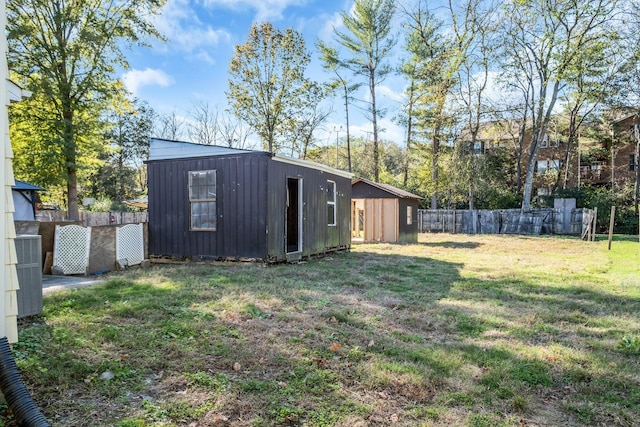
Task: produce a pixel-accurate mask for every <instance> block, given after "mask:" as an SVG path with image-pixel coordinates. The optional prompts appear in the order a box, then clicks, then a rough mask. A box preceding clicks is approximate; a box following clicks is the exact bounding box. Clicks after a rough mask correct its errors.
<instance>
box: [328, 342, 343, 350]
mask: <svg viewBox="0 0 640 427" xmlns="http://www.w3.org/2000/svg"><path fill="white" fill-rule="evenodd" d="M329 350H331V351H338V350H340V344H338V343H337V342H334V343H333V344H331V347H329Z"/></svg>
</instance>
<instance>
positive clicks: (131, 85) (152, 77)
mask: <svg viewBox="0 0 640 427" xmlns="http://www.w3.org/2000/svg"><path fill="white" fill-rule="evenodd" d="M122 82H123V83H124V86H125V88H127V90H128V91H129V92H131V93H132V94H134V95H136V94H137V92H138V89H140V88H141V87H142V86H154V85H155V86H160V87H167V86H171V85H172V84H173V83H175V82H174V80H173V78H172V77H171V76H169V75H167V74H166V73H165V72H163V71H161V70H153V69H151V68H147V69H145V70H131V71H127V72H126V73H124V74H123V75H122Z"/></svg>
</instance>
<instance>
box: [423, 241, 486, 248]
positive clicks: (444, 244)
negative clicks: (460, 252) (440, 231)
mask: <svg viewBox="0 0 640 427" xmlns="http://www.w3.org/2000/svg"><path fill="white" fill-rule="evenodd" d="M418 245H420V246H425V247H442V248H447V249H476V248H478V247H480V246H482V243H477V242H428V243H424V242H421V243H418Z"/></svg>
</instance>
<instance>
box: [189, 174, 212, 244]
mask: <svg viewBox="0 0 640 427" xmlns="http://www.w3.org/2000/svg"><path fill="white" fill-rule="evenodd" d="M189 203H190V205H191V230H207V231H215V230H216V226H217V215H216V171H215V170H208V171H189Z"/></svg>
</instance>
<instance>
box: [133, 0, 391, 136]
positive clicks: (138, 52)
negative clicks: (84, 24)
mask: <svg viewBox="0 0 640 427" xmlns="http://www.w3.org/2000/svg"><path fill="white" fill-rule="evenodd" d="M352 5H353V1H352V0H349V1H345V0H197V1H191V0H168V2H167V4H166V6H165V7H164V9H163V13H162V14H161V15H160V16H159V17H157V18H156V19H155V21H154V22H155V25H156V28H157V29H158V30H159V31H160V32H161V33H163V34H164V35H165V37H166V38H167V42H166V43H164V44H163V43H160V42H153V46H152V47H151V48H135V49H134V50H132V51H129V52H127V53H126V55H127V58H128V60H129V65H130V69H129V70H128V71H127V72H126V73H124V74H123V75H122V79H123V81H124V82H125V86H126V87H127V88H128V89H129V90H130V91H131V92H132V93H133V94H134V95H136V96H137V97H138V98H140V99H143V100H146V101H147V102H148V103H149V104H150V105H151V107H153V108H154V109H155V110H156V112H158V113H159V114H171V113H175V114H177V115H179V116H182V117H188V116H189V111H190V110H191V109H192V108H193V105H194V104H201V103H207V104H209V105H210V106H211V107H213V108H218V109H219V110H223V109H224V108H226V106H227V102H226V96H225V91H226V89H227V82H228V66H229V61H230V59H231V57H232V55H233V48H234V46H235V45H237V44H241V43H244V42H245V41H246V37H247V34H248V32H249V28H250V27H251V24H252V23H253V22H263V21H270V22H271V23H272V24H273V25H274V26H276V27H278V28H279V29H285V28H288V27H293V28H294V29H295V30H297V31H299V32H300V33H301V34H302V35H303V37H304V39H305V41H306V46H307V49H308V50H310V51H311V52H312V56H313V57H314V60H313V61H312V64H311V65H310V67H309V69H308V70H307V71H308V72H307V75H308V76H309V77H311V78H313V79H314V80H316V81H326V80H328V79H329V78H330V76H329V75H328V74H325V73H324V71H323V70H322V69H321V67H320V65H319V61H318V60H317V56H318V55H317V52H316V51H315V42H316V40H318V39H322V40H325V41H331V39H332V34H333V28H334V27H335V26H339V25H340V22H341V20H340V11H342V10H345V11H347V10H350V9H351V7H352ZM402 85H403V83H402V82H401V81H400V79H399V78H396V77H390V78H388V79H387V80H386V81H385V83H384V84H383V86H382V87H380V88H379V90H378V97H379V99H380V100H381V101H382V102H383V103H385V104H386V105H387V106H388V107H389V113H388V114H387V117H386V118H384V119H383V120H382V123H381V124H382V127H383V128H385V129H386V134H385V135H384V137H385V138H386V139H391V140H394V141H396V142H398V143H401V142H402V140H403V136H402V134H403V131H402V129H400V128H399V127H398V126H396V125H395V124H394V123H393V122H392V121H391V120H390V119H391V118H392V116H393V115H394V114H395V112H394V110H396V109H397V107H398V106H399V102H400V96H401V91H402ZM364 96H365V90H364V89H363V90H362V94H361V97H364ZM341 102H342V101H341V100H340V99H335V100H334V101H333V104H334V111H335V113H334V114H333V116H332V117H331V118H330V120H329V121H328V122H327V123H326V125H325V126H324V130H323V131H321V132H320V134H319V137H320V138H321V139H322V138H326V139H327V141H329V140H331V139H332V138H333V139H334V140H335V132H333V129H337V128H339V126H340V125H344V114H343V108H342V106H341ZM352 113H353V119H354V121H353V123H352V125H353V126H351V131H352V133H354V134H361V135H363V134H365V133H366V132H370V131H371V125H370V124H369V123H368V122H367V120H366V119H365V118H364V117H363V116H362V115H359V114H358V112H357V110H356V109H355V108H354V109H353V111H352ZM332 132H333V134H332ZM340 136H344V135H343V134H342V135H340Z"/></svg>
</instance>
